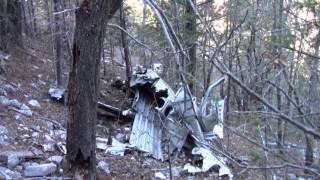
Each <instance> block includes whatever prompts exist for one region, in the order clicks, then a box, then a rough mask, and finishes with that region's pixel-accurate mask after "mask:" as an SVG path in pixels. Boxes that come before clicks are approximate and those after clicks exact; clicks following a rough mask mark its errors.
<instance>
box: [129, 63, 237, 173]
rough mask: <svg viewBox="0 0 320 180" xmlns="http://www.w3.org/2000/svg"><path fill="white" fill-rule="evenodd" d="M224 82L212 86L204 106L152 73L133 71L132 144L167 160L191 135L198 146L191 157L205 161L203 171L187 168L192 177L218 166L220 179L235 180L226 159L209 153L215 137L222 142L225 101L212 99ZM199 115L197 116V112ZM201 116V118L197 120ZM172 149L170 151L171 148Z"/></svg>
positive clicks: (147, 70) (203, 102)
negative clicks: (193, 174)
mask: <svg viewBox="0 0 320 180" xmlns="http://www.w3.org/2000/svg"><path fill="white" fill-rule="evenodd" d="M223 80H224V78H221V79H219V80H218V81H217V82H216V83H214V84H212V85H211V86H210V87H209V88H208V91H207V92H206V93H205V97H203V99H202V101H201V103H198V102H197V101H196V98H195V97H191V96H190V95H189V94H188V93H186V91H185V88H184V87H181V88H180V89H179V90H178V91H177V93H174V91H173V89H172V88H171V87H170V86H169V85H168V84H167V83H166V82H165V81H164V80H163V79H161V78H160V77H159V75H158V74H157V73H156V72H155V71H153V70H151V69H144V68H142V67H138V68H137V69H136V71H134V73H133V75H132V78H131V81H130V86H131V88H134V89H135V97H134V100H133V105H132V108H133V109H134V110H135V111H136V114H135V118H134V122H133V126H132V131H131V136H130V144H131V145H132V146H135V147H137V148H138V149H140V150H142V151H145V152H148V153H150V155H151V156H152V157H154V158H156V159H159V160H164V159H166V158H165V155H168V154H167V153H166V152H170V153H172V152H174V151H175V150H178V151H180V150H181V149H182V147H183V146H184V145H185V144H186V139H187V136H188V135H191V137H192V138H193V140H194V142H195V144H194V145H191V146H192V147H194V149H193V150H192V154H198V155H201V156H202V157H203V167H202V168H197V167H194V166H192V165H188V164H187V165H186V167H185V168H186V170H187V171H189V170H190V168H191V169H193V170H196V171H193V170H190V172H192V173H196V172H206V171H208V170H209V169H210V168H211V167H213V166H219V168H220V169H219V175H221V176H222V175H228V176H229V177H230V178H232V173H231V170H230V169H229V168H228V167H227V166H226V165H225V162H224V161H223V158H221V157H219V156H216V155H213V153H212V152H211V151H210V150H209V148H208V147H209V146H208V145H209V141H208V139H209V140H210V139H211V140H212V138H207V137H206V136H208V135H211V136H212V135H213V136H212V137H216V138H223V124H222V123H223V109H224V100H218V101H213V100H211V99H210V98H209V95H210V93H211V91H212V89H213V88H214V87H216V86H217V85H219V84H220V83H221V82H223ZM194 109H195V110H196V112H195V110H194ZM196 114H198V116H196ZM168 147H169V151H168V149H167V148H168Z"/></svg>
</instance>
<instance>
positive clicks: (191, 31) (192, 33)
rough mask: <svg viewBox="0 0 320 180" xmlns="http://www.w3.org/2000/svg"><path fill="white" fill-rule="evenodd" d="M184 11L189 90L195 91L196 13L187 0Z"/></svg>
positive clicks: (194, 0) (194, 2)
mask: <svg viewBox="0 0 320 180" xmlns="http://www.w3.org/2000/svg"><path fill="white" fill-rule="evenodd" d="M191 1H192V3H193V4H194V5H196V0H191ZM186 13H187V23H186V30H187V35H188V40H187V48H188V54H189V58H190V62H189V65H188V73H190V78H189V82H188V83H189V87H190V90H191V92H195V87H194V82H195V75H196V67H197V54H196V50H197V49H196V41H197V38H196V37H197V36H196V33H197V32H196V31H197V27H196V15H195V12H194V11H193V9H192V4H191V3H190V2H189V1H187V4H186Z"/></svg>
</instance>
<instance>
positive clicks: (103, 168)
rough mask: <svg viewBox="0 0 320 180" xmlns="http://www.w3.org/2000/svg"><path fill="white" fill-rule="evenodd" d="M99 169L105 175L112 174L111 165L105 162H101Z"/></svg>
mask: <svg viewBox="0 0 320 180" xmlns="http://www.w3.org/2000/svg"><path fill="white" fill-rule="evenodd" d="M97 168H98V170H100V171H101V172H102V173H104V174H110V170H109V165H108V163H106V162H104V161H100V162H99V163H98V166H97Z"/></svg>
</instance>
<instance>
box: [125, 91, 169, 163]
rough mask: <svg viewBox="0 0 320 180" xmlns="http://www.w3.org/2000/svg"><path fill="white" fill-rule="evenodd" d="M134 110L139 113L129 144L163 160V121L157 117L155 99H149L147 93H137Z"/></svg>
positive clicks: (135, 119)
mask: <svg viewBox="0 0 320 180" xmlns="http://www.w3.org/2000/svg"><path fill="white" fill-rule="evenodd" d="M133 108H134V109H135V110H136V111H137V112H136V116H135V118H134V122H133V126H132V131H131V135H130V141H129V143H130V144H131V145H133V146H135V147H137V148H138V149H140V150H142V151H145V152H148V153H150V154H151V155H152V156H153V157H154V158H156V159H161V160H163V153H162V150H161V136H162V127H161V120H160V118H159V116H157V115H156V112H155V108H154V106H153V99H152V98H150V97H148V95H147V94H146V93H143V92H139V91H137V92H136V96H135V101H134V104H133Z"/></svg>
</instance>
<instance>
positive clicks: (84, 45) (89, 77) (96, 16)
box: [67, 0, 122, 179]
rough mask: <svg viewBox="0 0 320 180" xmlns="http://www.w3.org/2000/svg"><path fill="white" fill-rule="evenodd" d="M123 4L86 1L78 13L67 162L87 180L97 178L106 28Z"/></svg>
mask: <svg viewBox="0 0 320 180" xmlns="http://www.w3.org/2000/svg"><path fill="white" fill-rule="evenodd" d="M121 2H122V1H118V0H111V1H105V0H90V1H88V0H84V1H82V2H81V4H80V7H79V9H77V10H76V29H75V34H74V43H73V52H72V53H73V58H72V64H71V71H70V76H69V84H68V92H69V95H68V103H69V121H68V125H67V152H68V154H67V159H68V161H69V162H70V164H71V166H72V168H74V169H77V168H78V167H79V168H80V169H83V170H85V179H96V174H95V172H96V171H95V169H96V155H95V146H96V138H95V136H96V134H95V132H96V131H95V127H96V118H97V117H96V116H97V100H98V94H99V68H100V58H101V49H102V43H103V39H104V34H105V33H104V31H105V25H106V22H107V21H108V20H109V19H110V18H111V17H112V16H113V14H114V13H115V11H116V10H117V9H118V8H119V7H120V4H121ZM88 170H89V172H88Z"/></svg>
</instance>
